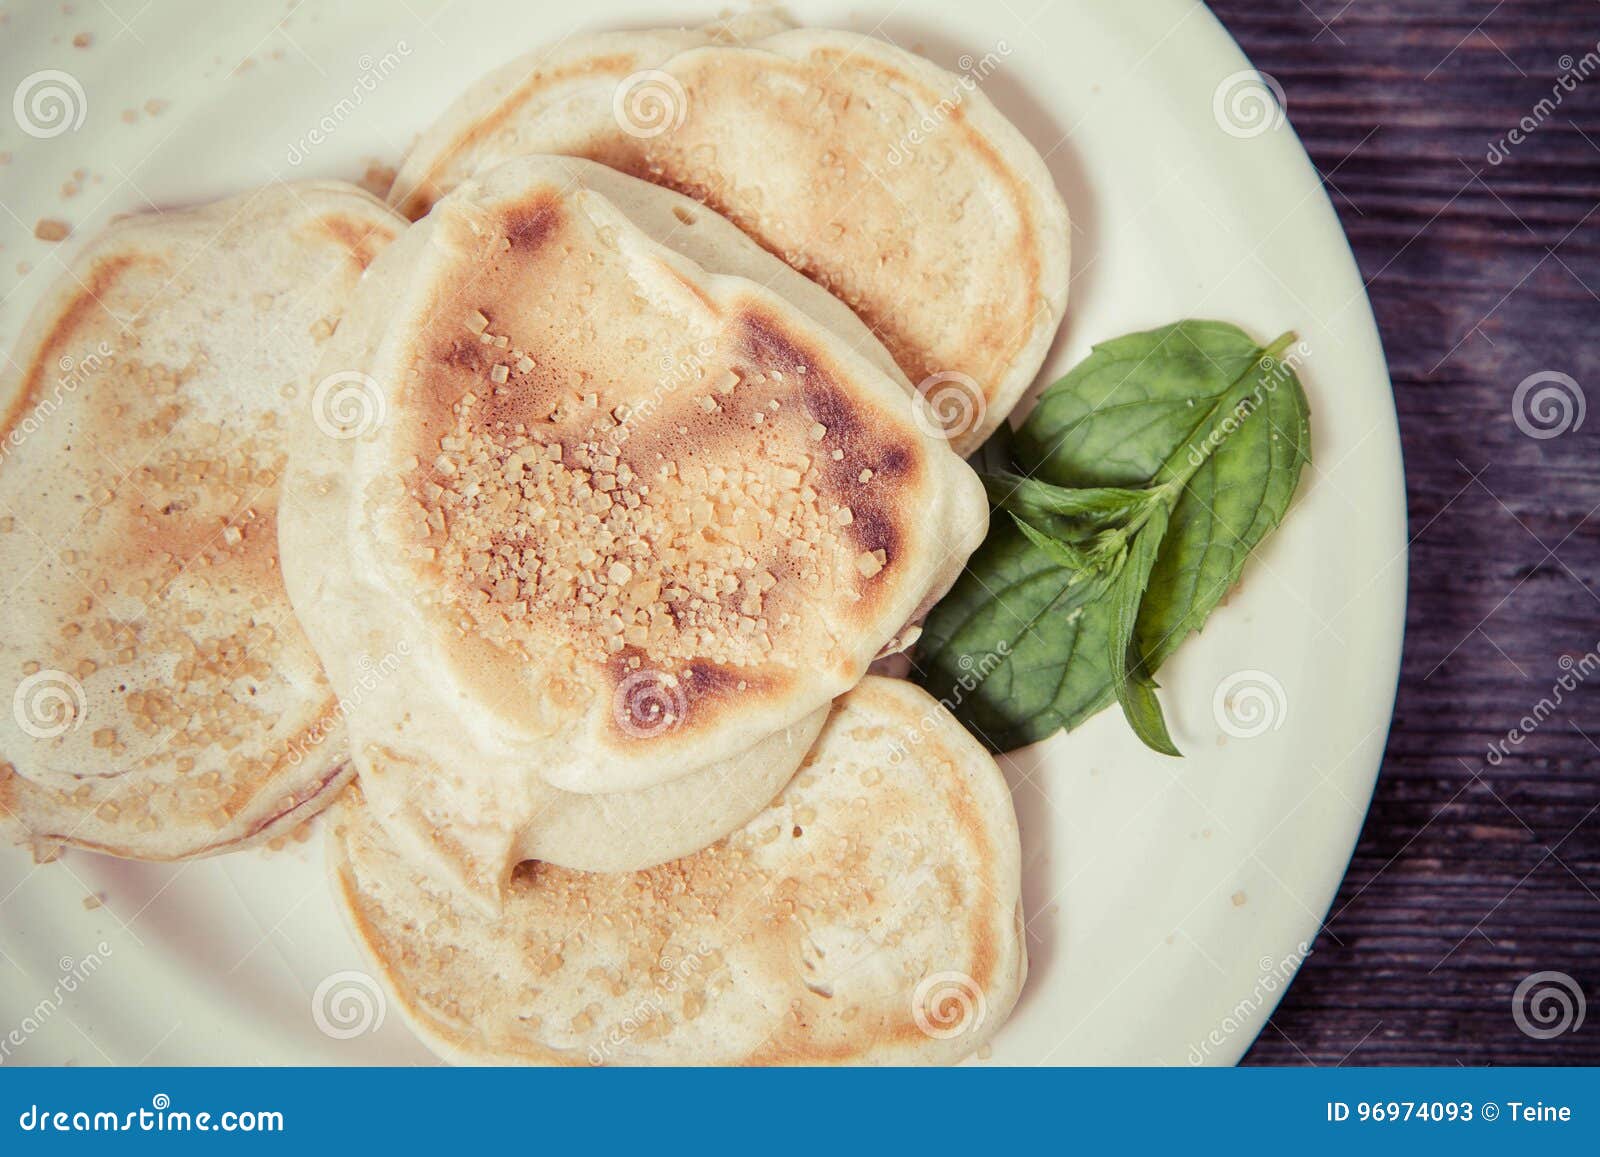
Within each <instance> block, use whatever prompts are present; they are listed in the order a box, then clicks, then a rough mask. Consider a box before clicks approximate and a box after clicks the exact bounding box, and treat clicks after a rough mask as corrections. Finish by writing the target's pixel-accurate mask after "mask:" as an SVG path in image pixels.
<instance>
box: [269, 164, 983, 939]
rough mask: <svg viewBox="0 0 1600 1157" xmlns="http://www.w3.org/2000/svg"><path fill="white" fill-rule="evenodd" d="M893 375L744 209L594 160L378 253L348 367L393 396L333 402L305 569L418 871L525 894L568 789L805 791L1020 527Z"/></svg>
mask: <svg viewBox="0 0 1600 1157" xmlns="http://www.w3.org/2000/svg"><path fill="white" fill-rule="evenodd" d="M669 241H670V247H669V244H668V243H667V242H669ZM757 272H759V273H760V274H761V275H762V276H761V277H760V279H759V280H756V279H752V276H751V275H752V274H754V273H757ZM769 287H770V288H769ZM808 307H810V310H814V311H815V312H811V311H810V310H808ZM819 315H821V316H819ZM831 325H837V327H838V328H837V329H835V328H830V326H831ZM858 351H859V352H858ZM887 365H888V359H887V355H886V354H885V353H884V352H883V351H882V349H881V348H880V347H878V346H877V345H876V344H875V343H874V342H873V341H872V338H871V335H870V334H869V333H867V332H866V330H865V329H864V327H862V326H861V325H860V323H859V322H858V321H857V320H856V319H855V318H854V317H853V316H852V315H850V314H849V312H848V311H847V310H844V309H842V308H841V307H839V306H838V303H837V302H834V301H832V299H830V298H828V297H827V295H826V294H825V293H823V292H822V291H820V290H818V289H817V287H816V286H814V285H812V284H811V283H809V282H807V281H806V280H805V279H804V278H803V277H800V276H799V275H797V274H795V273H794V272H793V271H792V270H790V269H788V268H787V267H786V266H784V265H783V264H782V263H781V262H778V261H776V260H775V259H773V258H771V257H770V256H768V255H766V254H763V253H762V251H761V250H760V249H759V248H758V247H756V246H755V245H754V244H753V243H752V242H750V241H749V239H748V238H746V237H745V236H744V235H743V234H741V233H740V232H739V231H738V230H737V229H735V228H733V227H732V226H731V225H729V224H728V223H727V222H726V221H723V220H722V219H720V218H718V217H717V216H716V215H715V214H712V213H710V212H708V211H706V210H705V209H704V208H703V207H701V206H699V205H696V204H694V203H692V202H689V201H687V200H686V199H684V198H681V197H679V196H677V195H676V194H673V193H670V192H668V191H666V190H663V189H660V188H658V187H656V186H653V185H649V184H647V183H644V182H640V181H636V180H634V179H632V178H629V177H626V176H623V175H621V174H619V173H616V172H614V171H612V170H609V169H606V168H604V167H602V166H599V165H595V164H592V163H589V162H584V161H578V160H571V159H566V158H524V159H521V160H518V161H513V162H510V163H508V164H507V165H504V166H502V167H500V168H499V169H496V170H493V171H491V172H489V173H487V174H484V175H483V176H482V177H481V178H478V179H476V180H474V181H472V182H469V183H467V184H465V185H463V186H461V187H460V188H458V189H457V190H456V192H455V193H454V194H452V195H451V196H450V197H449V198H447V199H446V200H444V201H442V202H440V204H439V205H438V206H436V208H435V210H434V212H433V213H431V214H430V215H429V216H428V217H427V218H426V219H425V220H424V221H422V222H420V223H419V224H418V225H416V226H414V227H413V228H412V229H411V230H410V231H409V232H408V233H407V234H406V235H405V236H404V237H403V238H402V239H401V240H400V241H399V242H398V243H397V244H396V245H395V246H393V247H392V248H391V249H389V250H388V251H387V252H386V253H385V254H384V255H383V256H382V257H381V258H380V259H379V261H378V262H377V263H376V264H375V266H374V268H373V271H372V274H371V276H370V277H369V278H368V279H367V281H366V282H365V283H364V284H363V285H362V287H361V289H360V291H359V292H358V294H357V295H356V298H355V301H354V302H353V303H352V307H351V316H350V318H349V319H348V321H347V323H346V324H345V325H344V326H342V327H341V328H340V330H339V332H338V334H337V335H336V336H335V339H334V341H333V342H332V343H330V345H329V347H328V349H327V351H326V353H325V355H324V358H323V361H322V364H321V365H320V366H319V368H318V371H317V374H318V375H319V377H320V378H321V380H322V381H324V382H326V381H330V380H335V379H342V378H343V377H345V376H347V375H354V378H353V379H352V380H354V381H357V382H362V383H366V386H367V388H368V391H369V393H368V396H367V397H366V399H365V400H366V401H367V402H368V403H370V404H369V406H368V407H367V409H366V410H365V411H364V412H362V413H361V414H356V413H354V412H352V414H351V415H350V416H351V418H352V422H353V424H352V425H351V426H350V427H349V428H348V429H341V430H339V431H338V433H340V434H342V435H349V436H338V437H335V436H329V435H328V434H327V433H326V432H325V429H323V428H319V427H318V426H317V425H316V423H315V421H314V419H315V417H316V415H314V414H313V415H311V416H310V417H307V416H305V415H302V416H301V419H300V420H301V422H302V427H303V428H302V430H301V433H300V434H299V436H297V437H296V439H295V453H294V457H293V461H292V463H291V469H290V474H289V478H288V480H287V482H286V498H285V502H284V513H283V517H282V520H281V523H282V525H281V535H282V543H283V566H284V572H285V577H286V581H287V584H288V589H289V593H290V596H291V598H292V599H293V601H294V605H295V608H296V611H297V613H298V614H299V616H300V618H301V620H302V622H304V623H305V624H306V625H307V629H308V632H309V634H310V636H311V638H312V640H313V642H314V643H315V645H316V646H317V648H318V650H319V652H320V653H321V654H322V656H323V658H324V660H325V662H326V663H327V664H328V669H329V673H330V677H331V678H332V679H333V682H334V685H335V686H336V687H337V688H339V689H340V691H341V694H343V695H344V697H345V699H346V700H347V701H348V702H349V703H350V708H351V709H350V710H349V711H348V713H347V714H346V723H347V725H348V727H349V730H350V734H351V740H352V750H353V752H354V755H355V759H356V761H357V764H358V767H359V769H360V772H361V775H362V778H363V782H364V786H365V789H366V792H367V795H368V796H369V798H371V800H372V803H373V806H374V808H375V810H376V811H377V812H378V813H379V814H380V815H382V816H383V817H384V819H385V823H386V824H388V825H389V826H390V828H391V830H392V831H395V832H396V833H397V837H398V838H399V839H401V840H402V842H406V843H408V844H409V846H411V847H412V848H413V849H414V851H415V852H416V854H417V856H418V859H419V862H425V863H426V864H427V866H428V867H429V869H430V870H431V871H433V872H435V874H436V875H437V876H438V877H439V878H440V879H443V880H446V881H450V882H454V883H458V884H460V885H462V886H465V887H468V888H470V889H471V890H473V891H474V892H476V893H477V894H478V895H479V897H480V898H481V899H482V900H483V901H484V902H485V903H486V904H487V905H489V906H490V907H491V908H492V906H493V904H494V903H495V900H496V896H497V894H498V890H499V888H500V887H501V886H503V884H504V882H505V880H506V879H507V878H508V876H509V873H510V870H511V868H512V866H513V865H514V863H515V862H516V858H517V857H516V849H517V848H519V847H523V846H526V845H527V844H528V843H529V842H530V840H531V841H533V842H537V838H538V837H537V835H534V836H530V835H529V829H530V827H531V826H532V825H535V824H537V823H538V821H539V817H540V816H542V815H545V814H546V810H547V808H548V807H550V799H551V794H550V793H551V789H558V790H560V791H565V792H573V793H580V794H614V793H628V792H636V791H644V790H648V789H651V788H654V787H657V786H659V785H663V784H669V783H671V782H672V781H674V780H677V779H680V778H683V777H688V776H691V775H693V774H695V773H697V772H701V771H704V770H705V769H707V768H710V767H717V768H718V769H719V770H718V771H717V772H715V773H713V776H714V777H722V776H725V775H735V776H737V777H739V778H741V779H742V780H749V781H751V782H763V783H768V784H774V785H776V786H781V784H782V783H783V782H784V780H785V779H786V778H787V774H788V772H790V771H792V770H793V768H794V767H795V766H796V765H797V764H798V762H799V760H800V757H801V756H802V755H803V753H804V745H803V744H799V743H796V742H794V741H793V740H792V739H786V738H784V733H785V732H787V731H789V730H790V729H793V728H799V727H801V726H802V725H803V724H804V722H805V721H806V720H807V719H808V717H812V716H815V715H817V713H818V712H821V711H823V710H825V709H826V707H827V705H828V704H829V702H830V701H831V700H832V699H833V698H834V696H836V695H838V694H840V693H842V692H843V691H845V690H847V689H848V688H850V687H851V686H853V685H854V684H855V683H856V682H857V681H858V680H859V679H860V678H861V676H862V675H863V674H864V673H865V671H866V668H867V665H868V664H869V663H870V662H871V661H872V659H873V658H874V657H875V656H876V655H877V654H878V652H879V651H880V650H882V649H883V648H884V647H885V646H886V645H888V644H890V643H891V641H893V640H895V638H896V636H897V635H898V633H899V632H900V631H901V628H902V627H903V626H904V625H905V624H906V623H907V622H910V621H914V620H915V619H917V618H918V617H919V616H920V615H921V614H923V613H924V612H925V611H926V609H927V608H928V607H929V606H931V605H932V603H933V602H934V601H936V600H937V598H938V597H940V595H942V594H943V592H944V591H945V590H947V589H948V587H949V586H950V584H951V583H952V582H953V581H954V579H955V577H956V575H957V574H959V572H960V570H961V567H962V565H963V564H964V562H965V560H966V558H967V556H968V555H969V554H970V553H971V552H972V551H973V550H974V549H975V548H976V547H977V545H978V543H980V542H981V541H982V538H983V535H984V532H985V530H986V528H987V522H988V512H987V503H986V501H985V498H984V493H983V488H982V486H981V484H980V483H979V482H978V480H977V477H976V476H975V475H974V474H973V473H972V472H971V470H970V469H969V468H968V467H967V466H966V465H965V464H964V463H963V462H962V461H961V460H960V459H959V458H958V457H956V456H955V455H954V454H953V453H952V452H951V451H950V448H949V446H948V445H947V443H946V442H945V441H944V440H943V439H942V438H941V437H939V436H938V435H937V434H934V433H930V432H928V431H927V430H926V429H925V428H924V427H925V426H926V425H927V417H926V414H925V413H924V412H923V411H924V410H925V408H926V404H925V403H924V402H923V401H922V400H921V399H920V398H917V397H916V396H915V395H914V394H910V393H908V392H907V391H906V390H905V389H904V383H903V381H902V380H897V379H896V377H894V376H891V374H890V373H889V372H888V370H887V369H886V368H885V367H886V366H887ZM323 425H324V426H326V422H324V424H323ZM387 655H404V659H403V661H401V662H398V663H396V664H394V670H393V671H392V673H390V674H389V675H388V676H386V677H385V678H382V679H377V680H371V681H370V682H372V683H373V686H371V687H363V688H362V689H361V694H359V695H357V694H355V693H354V685H355V681H354V678H353V668H352V664H353V663H357V662H358V660H359V657H361V656H367V657H368V661H369V662H371V661H373V659H372V657H373V656H387ZM775 761H776V763H777V764H779V765H778V766H775V765H774V764H775ZM380 765H381V766H380ZM385 769H387V770H385ZM406 769H409V770H406ZM776 786H774V787H773V789H772V790H776ZM751 794H758V793H752V792H750V791H743V792H740V793H737V795H736V796H732V797H727V798H744V797H748V796H750V795H751ZM727 798H722V797H719V802H718V805H717V806H718V807H719V808H721V809H722V810H721V815H720V821H719V825H720V826H721V830H720V831H717V832H715V833H714V834H712V835H711V836H709V837H708V838H710V839H714V838H717V837H719V836H720V835H723V834H726V832H727V831H730V830H732V828H733V827H734V826H736V825H737V824H738V823H739V822H740V820H741V819H742V818H744V817H745V816H748V814H749V811H748V810H742V814H740V812H741V809H742V807H743V805H741V809H734V808H732V807H730V806H728V805H727ZM767 798H770V793H769V794H768V796H767ZM616 837H617V838H618V839H625V836H624V834H623V833H616ZM581 850H582V849H580V851H581ZM623 850H624V851H626V850H627V849H626V848H624V849H623ZM589 852H590V853H591V854H594V855H599V854H600V850H599V849H596V848H593V847H592V846H591V847H590V849H589ZM605 854H606V856H607V857H608V858H607V860H606V866H614V865H615V863H616V862H617V861H616V858H615V850H608V851H607V852H606V853H605ZM552 858H553V857H552ZM629 858H633V859H634V860H635V862H634V863H633V864H632V865H631V866H633V867H643V866H645V865H646V864H648V863H651V862H654V861H653V860H652V859H640V858H637V857H633V856H632V853H631V852H630V853H629ZM565 866H568V867H580V868H581V867H599V866H600V865H599V864H598V863H595V862H592V861H590V860H588V859H587V858H578V859H576V860H575V862H574V861H569V862H567V863H566V865H565Z"/></svg>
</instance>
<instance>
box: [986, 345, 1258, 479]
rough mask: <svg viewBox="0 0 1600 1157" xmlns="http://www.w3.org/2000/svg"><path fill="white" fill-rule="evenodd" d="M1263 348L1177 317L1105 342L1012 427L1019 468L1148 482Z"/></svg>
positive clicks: (1050, 475) (1043, 475)
mask: <svg viewBox="0 0 1600 1157" xmlns="http://www.w3.org/2000/svg"><path fill="white" fill-rule="evenodd" d="M1260 354H1261V348H1260V347H1259V346H1258V345H1257V344H1256V342H1255V341H1254V340H1252V339H1251V337H1250V336H1249V335H1248V334H1246V333H1245V332H1244V331H1243V330H1241V329H1239V328H1238V327H1237V326H1232V325H1226V324H1224V323H1222V322H1215V321H1182V322H1178V323H1177V324H1176V325H1169V326H1163V327H1162V328H1161V329H1155V330H1150V331H1149V332H1148V333H1134V334H1129V335H1128V336H1127V337H1119V338H1117V339H1115V340H1113V341H1108V342H1102V343H1101V344H1099V345H1097V346H1095V347H1094V350H1093V351H1092V352H1091V353H1090V354H1089V356H1088V357H1087V358H1085V359H1084V360H1083V361H1082V362H1080V363H1079V364H1078V365H1077V366H1075V367H1074V368H1073V369H1072V371H1071V372H1070V373H1068V374H1067V376H1066V377H1064V378H1062V379H1061V380H1060V381H1058V382H1056V383H1055V384H1054V385H1052V386H1050V387H1049V388H1048V389H1046V390H1045V391H1044V393H1043V394H1041V395H1040V397H1039V404H1038V405H1037V406H1036V407H1034V410H1033V413H1032V414H1030V415H1029V416H1028V420H1027V421H1026V422H1025V423H1023V425H1022V428H1021V429H1020V430H1018V431H1017V433H1016V435H1015V439H1014V442H1015V448H1016V460H1017V464H1018V465H1019V466H1020V467H1021V468H1022V473H1024V474H1028V475H1031V476H1033V477H1035V478H1038V479H1040V480H1042V481H1045V482H1054V483H1056V484H1057V485H1060V486H1146V485H1149V484H1150V483H1151V482H1153V481H1158V480H1159V479H1158V477H1157V476H1158V475H1159V474H1160V473H1161V471H1162V470H1163V468H1164V467H1165V466H1166V464H1167V460H1168V459H1169V458H1170V457H1171V456H1172V454H1173V451H1174V450H1176V449H1177V448H1178V447H1180V446H1182V445H1184V444H1185V443H1186V442H1187V441H1188V440H1189V439H1190V438H1192V437H1193V436H1194V433H1195V430H1196V428H1197V427H1198V426H1199V425H1200V424H1201V423H1202V422H1203V421H1204V420H1205V418H1206V415H1207V412H1208V409H1209V407H1210V405H1211V404H1212V403H1213V402H1214V401H1215V400H1216V399H1217V398H1218V397H1219V396H1220V395H1221V394H1222V393H1223V392H1224V391H1226V390H1227V389H1228V387H1229V386H1231V385H1232V384H1233V383H1234V382H1236V381H1237V380H1238V379H1239V378H1240V376H1241V375H1243V374H1245V373H1246V372H1248V371H1249V370H1250V369H1251V367H1252V366H1253V365H1254V364H1255V361H1256V359H1257V358H1258V357H1259V356H1260Z"/></svg>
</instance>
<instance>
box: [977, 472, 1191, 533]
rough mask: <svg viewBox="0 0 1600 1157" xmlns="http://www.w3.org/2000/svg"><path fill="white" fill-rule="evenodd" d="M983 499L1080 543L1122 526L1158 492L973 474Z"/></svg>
mask: <svg viewBox="0 0 1600 1157" xmlns="http://www.w3.org/2000/svg"><path fill="white" fill-rule="evenodd" d="M979 477H980V478H982V479H983V485H984V488H985V489H986V490H987V491H988V493H989V502H990V504H991V505H992V506H993V507H994V508H995V509H997V510H1004V511H1006V512H1007V513H1009V514H1012V515H1014V516H1016V517H1018V518H1020V519H1022V520H1023V521H1024V522H1027V523H1029V524H1031V525H1033V526H1036V527H1038V528H1039V529H1040V530H1043V531H1044V532H1045V533H1046V534H1049V535H1051V536H1052V537H1055V538H1060V539H1065V540H1067V541H1069V542H1081V541H1083V540H1084V539H1087V538H1090V537H1092V536H1093V535H1095V534H1096V533H1098V532H1099V531H1102V530H1106V529H1110V528H1114V527H1118V526H1121V525H1124V524H1125V523H1126V522H1127V521H1128V520H1129V519H1130V518H1132V517H1133V516H1134V515H1136V514H1137V513H1138V512H1139V511H1140V510H1141V509H1143V507H1144V506H1145V505H1146V504H1147V503H1149V502H1152V501H1155V500H1156V499H1157V498H1158V497H1159V494H1158V492H1156V491H1152V490H1132V489H1127V488H1124V487H1116V486H1100V487H1084V488H1080V489H1069V488H1068V487H1065V486H1054V485H1052V484H1051V483H1049V482H1041V481H1039V480H1038V479H1037V478H1025V477H1023V476H1022V475H1020V474H1008V473H995V474H982V475H979Z"/></svg>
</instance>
